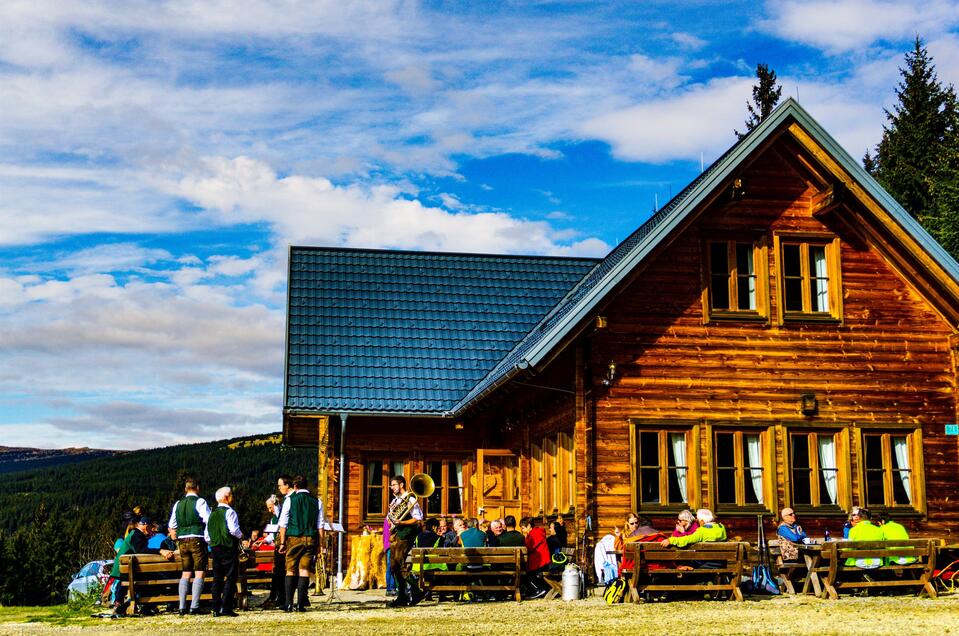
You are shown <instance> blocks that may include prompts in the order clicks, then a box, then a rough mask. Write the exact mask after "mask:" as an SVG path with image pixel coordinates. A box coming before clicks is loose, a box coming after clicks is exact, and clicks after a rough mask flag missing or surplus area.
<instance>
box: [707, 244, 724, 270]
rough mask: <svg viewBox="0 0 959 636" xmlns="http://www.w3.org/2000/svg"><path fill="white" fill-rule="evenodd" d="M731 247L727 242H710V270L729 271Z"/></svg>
mask: <svg viewBox="0 0 959 636" xmlns="http://www.w3.org/2000/svg"><path fill="white" fill-rule="evenodd" d="M728 249H729V248H728V247H727V246H726V244H725V243H710V244H709V271H710V272H712V273H713V274H716V275H718V274H723V275H725V274H728V273H729V254H728V252H727V250H728Z"/></svg>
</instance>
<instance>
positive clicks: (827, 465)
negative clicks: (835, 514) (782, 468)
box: [789, 431, 845, 506]
mask: <svg viewBox="0 0 959 636" xmlns="http://www.w3.org/2000/svg"><path fill="white" fill-rule="evenodd" d="M840 436H841V434H840V433H837V432H835V431H802V432H792V433H790V434H789V459H790V467H789V469H790V471H791V479H790V485H791V487H792V501H791V504H792V505H793V506H839V502H840V492H841V491H842V490H843V489H844V487H845V484H844V481H845V480H844V479H843V475H841V474H840V462H839V442H840Z"/></svg>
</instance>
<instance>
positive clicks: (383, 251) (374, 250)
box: [289, 244, 603, 263]
mask: <svg viewBox="0 0 959 636" xmlns="http://www.w3.org/2000/svg"><path fill="white" fill-rule="evenodd" d="M289 248H290V251H293V250H296V251H302V252H342V253H349V254H376V255H380V256H387V255H389V256H393V255H395V256H450V257H455V258H480V259H490V258H511V259H530V260H539V261H548V260H557V261H584V262H588V261H592V262H596V263H598V262H600V261H602V260H603V259H602V258H598V257H595V256H553V255H549V254H491V253H488V252H440V251H433V250H392V249H387V248H378V247H342V246H324V245H293V244H290V246H289Z"/></svg>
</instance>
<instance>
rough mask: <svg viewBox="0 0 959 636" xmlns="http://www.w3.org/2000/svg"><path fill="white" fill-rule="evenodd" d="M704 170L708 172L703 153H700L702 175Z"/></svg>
mask: <svg viewBox="0 0 959 636" xmlns="http://www.w3.org/2000/svg"><path fill="white" fill-rule="evenodd" d="M704 170H706V167H705V158H704V157H703V153H699V174H702V173H703V171H704Z"/></svg>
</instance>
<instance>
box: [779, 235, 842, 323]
mask: <svg viewBox="0 0 959 636" xmlns="http://www.w3.org/2000/svg"><path fill="white" fill-rule="evenodd" d="M787 245H799V246H800V256H799V265H800V278H801V281H802V305H803V308H802V310H799V311H797V310H787V309H786V274H785V269H784V268H785V259H784V256H783V249H784V247H785V246H787ZM810 245H815V246H822V247H824V248H825V258H826V275H827V280H828V284H827V287H826V290H827V294H828V302H829V311H813V310H812V307H811V303H812V295H811V294H812V291H811V290H812V288H811V280H812V278H814V277H813V276H812V275H811V273H810V271H809V246H810ZM773 251H774V252H775V255H776V301H777V302H776V307H777V313H778V318H779V323H780V324H785V323H788V322H828V323H837V322H838V323H840V324H841V323H842V316H843V309H842V260H841V246H840V243H839V237H837V236H835V235H833V234H823V233H776V234H774V235H773Z"/></svg>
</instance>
